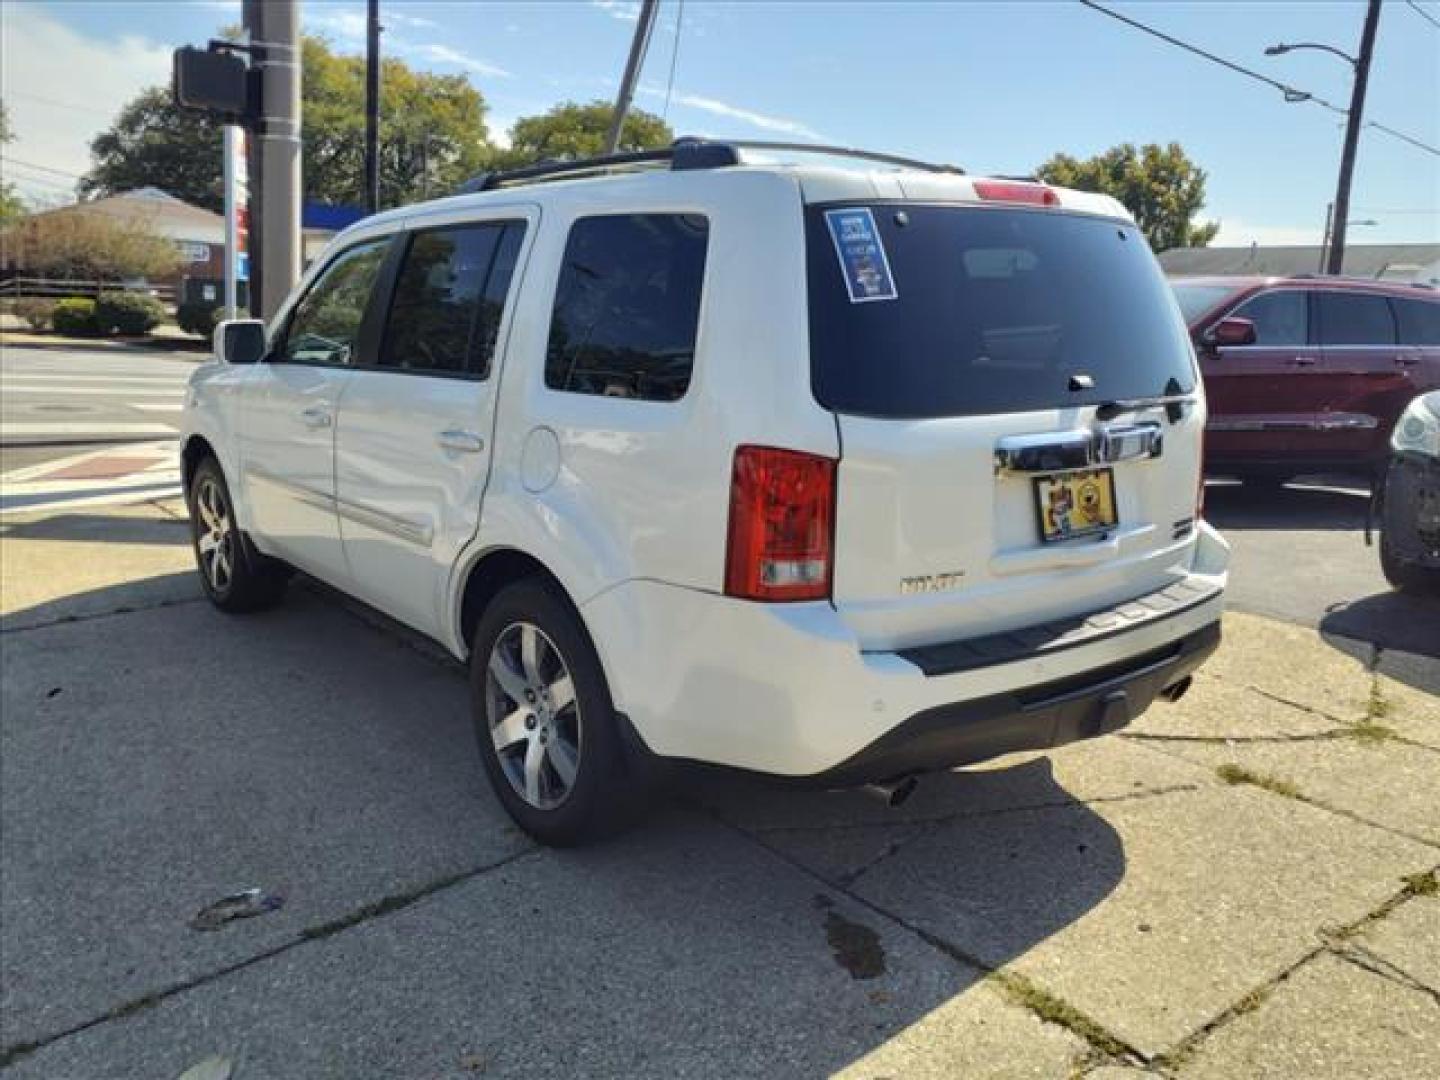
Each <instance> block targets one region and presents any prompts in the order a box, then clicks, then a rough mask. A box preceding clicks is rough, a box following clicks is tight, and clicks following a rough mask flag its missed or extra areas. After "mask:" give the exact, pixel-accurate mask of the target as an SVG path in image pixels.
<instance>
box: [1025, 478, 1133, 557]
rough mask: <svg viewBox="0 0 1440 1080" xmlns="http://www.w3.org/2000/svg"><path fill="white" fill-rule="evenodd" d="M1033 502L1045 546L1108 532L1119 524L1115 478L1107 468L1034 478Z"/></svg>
mask: <svg viewBox="0 0 1440 1080" xmlns="http://www.w3.org/2000/svg"><path fill="white" fill-rule="evenodd" d="M1035 499H1036V501H1037V503H1038V504H1039V509H1040V537H1041V539H1043V540H1044V541H1046V543H1050V542H1053V541H1056V540H1073V539H1075V538H1076V537H1078V536H1093V535H1095V534H1096V533H1104V532H1109V531H1110V530H1111V529H1113V528H1115V526H1116V524H1117V523H1118V522H1119V517H1118V516H1117V515H1116V513H1115V475H1114V473H1113V472H1111V470H1109V469H1087V470H1086V471H1085V472H1071V473H1061V474H1059V475H1058V476H1041V477H1037V478H1036V480H1035Z"/></svg>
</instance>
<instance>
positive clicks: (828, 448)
mask: <svg viewBox="0 0 1440 1080" xmlns="http://www.w3.org/2000/svg"><path fill="white" fill-rule="evenodd" d="M802 188H803V192H802ZM844 192H851V193H852V194H851V195H850V196H844V197H855V196H856V195H859V196H874V195H877V194H878V195H883V196H884V197H887V198H899V197H902V196H908V197H911V198H915V197H923V198H938V197H941V195H942V194H943V195H944V197H946V198H952V197H953V198H954V199H955V200H957V201H966V200H971V201H973V199H974V194H973V181H971V180H969V179H968V178H957V177H945V178H928V177H912V176H909V175H908V174H907V175H903V176H901V175H890V176H887V175H883V174H860V177H859V178H856V177H854V176H851V177H848V178H847V177H844V176H842V175H840V174H836V173H835V172H834V171H833V170H831V171H825V170H795V169H791V168H788V167H782V168H755V167H745V168H734V169H717V170H698V171H691V172H680V173H675V172H669V171H653V172H646V173H643V174H635V175H627V176H621V177H613V178H608V179H605V180H585V181H568V182H555V183H546V184H540V185H532V186H529V187H525V188H517V189H512V190H503V191H500V192H495V193H487V194H482V195H476V196H464V197H457V198H451V199H445V200H440V201H438V202H436V203H433V204H430V205H428V206H420V207H407V208H403V209H401V210H397V211H392V212H389V213H387V214H381V215H377V216H376V217H374V218H371V219H367V220H366V221H365V222H363V223H362V224H361V225H360V226H358V227H356V228H355V229H352V230H349V231H347V232H346V233H343V234H341V236H339V237H337V238H336V240H335V241H334V242H333V243H332V245H331V247H330V249H329V250H330V251H334V250H336V249H337V248H339V247H342V246H349V245H352V244H354V243H357V242H359V241H362V240H364V239H369V238H374V237H378V236H383V235H386V234H387V233H388V232H393V231H395V230H397V229H401V228H406V227H417V226H421V225H424V226H434V225H443V224H449V223H453V222H468V221H482V220H495V219H497V218H506V217H511V218H513V217H514V216H516V215H517V214H520V215H524V216H526V217H527V218H528V219H529V220H530V222H531V228H530V230H529V232H528V235H527V239H526V245H525V248H524V249H523V250H522V253H521V257H520V263H519V266H518V267H517V271H516V285H515V286H514V287H513V289H512V296H511V299H510V302H509V304H508V306H507V313H506V315H505V324H504V327H503V328H502V332H501V341H500V346H499V349H498V350H497V353H499V354H503V358H500V357H499V356H497V360H496V362H495V365H494V370H493V371H492V374H491V376H490V378H489V380H488V381H485V382H474V381H467V380H460V379H448V378H435V377H428V376H424V375H420V374H415V373H396V372H379V371H368V370H367V371H352V370H342V369H327V368H316V367H303V366H300V365H290V364H281V365H271V364H260V365H256V366H255V367H254V368H252V369H250V370H249V371H248V372H245V373H244V374H241V373H240V372H239V371H238V369H225V368H218V367H217V368H214V369H213V371H212V373H211V374H209V375H206V376H204V377H197V379H196V380H195V381H194V383H193V386H194V388H195V395H194V396H195V399H196V400H195V401H194V402H193V403H190V404H189V406H188V408H187V414H186V416H187V421H186V422H187V425H188V426H187V432H198V433H204V434H205V435H206V437H207V438H210V439H211V440H212V441H216V440H218V443H217V449H219V450H220V455H221V460H222V464H223V465H224V466H225V468H226V470H227V475H229V476H231V477H234V476H236V475H240V474H241V473H242V472H243V474H244V476H245V481H244V483H243V484H240V485H238V487H239V488H240V491H239V492H237V494H236V498H237V502H238V504H239V505H238V507H237V512H238V513H239V514H240V516H241V520H242V523H243V524H245V526H246V527H247V528H248V529H250V530H251V532H252V535H253V536H254V538H255V540H256V542H257V543H258V544H259V545H260V547H261V548H262V550H265V551H267V552H271V553H274V554H279V555H281V556H283V557H285V558H288V559H291V560H292V561H294V562H296V563H298V564H300V565H302V566H303V567H304V568H305V569H307V570H309V571H310V572H311V573H315V574H317V575H318V576H320V577H323V578H325V579H327V580H329V581H330V582H332V583H333V584H336V585H338V586H339V587H340V588H342V589H344V590H346V591H348V592H352V593H355V594H357V595H359V596H361V597H362V598H364V599H366V600H368V601H369V602H371V603H372V604H375V605H376V606H378V607H380V608H381V609H382V610H384V611H385V612H387V613H388V614H390V615H392V616H394V617H396V618H399V619H401V620H402V621H404V622H406V623H409V624H410V625H412V626H415V627H417V628H419V629H421V630H422V631H424V632H426V633H428V634H430V635H432V636H434V637H436V638H437V639H438V640H440V641H442V642H443V643H444V644H445V645H446V646H447V647H449V648H450V649H451V650H452V651H453V652H454V653H456V655H459V656H463V655H464V652H465V649H466V643H465V642H464V641H463V640H462V637H461V632H460V625H459V616H460V610H461V597H462V593H463V589H464V585H465V581H466V578H467V576H468V574H469V572H470V570H471V568H472V567H473V566H474V565H475V563H476V562H477V560H479V559H481V558H482V557H484V556H485V555H487V554H489V553H491V552H494V551H498V550H505V549H515V550H519V551H522V552H525V553H527V554H528V555H530V556H532V557H533V558H535V559H537V560H538V561H539V562H541V563H542V564H543V565H544V566H546V567H547V568H548V569H549V570H550V571H551V573H553V574H554V575H555V577H556V578H557V579H558V580H559V581H560V583H561V585H562V586H563V587H564V588H565V590H566V591H567V592H568V594H569V596H570V597H571V598H572V599H573V600H574V601H575V603H576V604H577V606H579V607H580V608H581V611H582V614H583V616H584V618H585V620H586V623H587V627H588V629H589V630H590V632H591V635H592V637H593V638H594V640H595V642H596V645H597V648H598V650H599V653H600V656H601V661H602V664H603V665H604V668H605V671H606V674H607V676H608V678H609V681H610V684H611V688H612V691H613V693H614V696H615V698H616V702H617V704H618V705H619V707H620V708H622V709H624V710H625V711H626V712H627V713H628V714H629V715H630V716H631V718H632V720H634V722H635V723H636V726H637V727H638V728H639V729H640V731H641V733H642V734H643V735H644V736H645V738H646V739H647V741H649V742H650V744H651V745H652V746H653V747H654V748H655V749H657V750H659V751H660V752H662V753H668V754H674V755H678V756H685V757H692V758H698V759H701V760H710V761H717V762H724V763H728V764H735V765H743V766H745V767H748V768H754V769H759V770H763V771H773V772H779V773H789V774H801V773H807V772H815V771H817V770H821V769H824V768H828V767H830V766H832V765H834V764H836V763H837V762H838V761H840V760H843V759H844V758H845V757H847V756H849V755H851V754H853V753H854V752H855V751H856V750H858V749H860V748H861V747H863V746H864V745H865V744H866V743H868V742H869V741H872V740H873V739H874V738H876V737H878V736H879V735H880V734H883V733H884V732H885V731H887V730H889V729H890V728H892V727H894V726H895V725H897V724H899V723H901V722H902V721H904V720H905V719H906V718H907V717H908V716H910V715H911V714H912V713H914V712H916V711H919V710H921V709H925V708H930V707H933V706H936V705H942V704H949V703H953V702H957V701H963V700H967V699H970V698H973V697H976V696H980V695H984V694H987V693H994V692H998V691H1000V690H1005V689H1012V688H1015V687H1018V686H1024V685H1027V684H1030V683H1033V682H1035V681H1037V680H1042V679H1053V678H1060V677H1064V676H1067V675H1073V674H1080V673H1083V672H1084V671H1087V670H1090V669H1092V668H1094V667H1096V666H1099V665H1104V664H1109V663H1114V662H1116V661H1120V660H1124V659H1125V658H1127V657H1129V656H1133V655H1135V654H1136V653H1138V652H1141V651H1145V650H1148V649H1151V648H1154V647H1156V646H1157V645H1160V644H1164V643H1165V642H1167V641H1170V640H1173V639H1174V638H1176V637H1179V636H1181V635H1182V634H1184V633H1185V632H1186V631H1188V630H1193V629H1195V628H1197V627H1199V626H1201V625H1203V624H1205V623H1206V622H1209V621H1211V620H1213V619H1214V618H1215V617H1216V616H1217V615H1218V610H1219V604H1218V602H1212V603H1209V604H1207V605H1205V606H1203V607H1201V608H1197V609H1193V610H1192V611H1190V612H1187V613H1185V614H1184V615H1182V616H1176V617H1174V618H1171V619H1167V620H1164V621H1163V622H1162V623H1158V624H1149V625H1146V626H1143V627H1141V628H1139V629H1136V630H1134V631H1131V632H1129V633H1127V634H1124V635H1120V636H1117V637H1114V638H1109V639H1106V640H1104V641H1101V642H1095V643H1092V644H1089V645H1085V646H1080V647H1077V648H1073V649H1070V650H1066V651H1064V652H1063V653H1059V654H1055V655H1051V656H1045V657H1038V658H1031V659H1027V660H1024V661H1019V662H1015V663H1011V664H1006V665H1002V666H997V667H992V668H987V669H982V670H979V671H972V672H966V673H962V674H958V675H954V676H949V677H943V678H930V679H927V678H925V677H923V676H922V675H921V674H920V673H919V672H918V671H917V669H915V668H914V667H913V665H911V664H909V663H908V662H906V661H904V660H902V659H900V658H899V657H898V656H897V655H895V653H894V650H895V649H896V648H898V647H901V646H903V645H909V644H921V643H928V642H934V641H941V640H951V639H955V638H958V637H963V636H967V635H969V634H981V633H990V632H995V631H998V630H1002V629H1006V628H1013V627H1017V626H1023V625H1026V624H1027V623H1033V622H1038V621H1044V620H1047V619H1051V618H1055V617H1060V616H1064V615H1068V614H1075V613H1078V612H1082V611H1090V610H1094V609H1096V608H1099V607H1103V606H1105V605H1106V604H1108V603H1111V602H1115V601H1120V600H1125V599H1128V598H1131V597H1134V596H1138V595H1142V594H1144V593H1146V592H1149V591H1151V590H1152V589H1154V588H1157V587H1159V586H1160V585H1163V584H1165V583H1166V582H1168V581H1171V580H1175V579H1178V578H1180V577H1183V576H1186V575H1200V576H1202V577H1206V578H1208V579H1209V580H1211V581H1212V582H1214V583H1216V584H1223V582H1224V578H1225V567H1226V562H1227V549H1226V548H1225V546H1224V543H1223V541H1220V540H1219V538H1218V537H1217V536H1215V534H1214V533H1213V532H1212V531H1210V530H1209V529H1208V528H1205V527H1203V526H1202V527H1201V529H1200V530H1199V532H1198V533H1197V534H1196V535H1194V536H1191V537H1189V538H1186V539H1184V540H1182V541H1173V540H1171V535H1172V531H1173V530H1172V526H1173V523H1174V522H1175V521H1178V520H1181V519H1183V518H1187V517H1189V516H1191V515H1192V514H1193V513H1194V498H1195V487H1196V484H1195V480H1196V476H1197V475H1198V470H1199V433H1200V429H1201V427H1202V426H1203V423H1204V416H1203V409H1197V410H1195V411H1194V412H1193V413H1192V415H1191V416H1190V417H1189V418H1187V419H1186V420H1185V421H1183V422H1182V423H1180V424H1178V425H1168V426H1167V427H1166V433H1165V440H1166V441H1165V451H1164V456H1163V458H1162V459H1161V461H1159V462H1144V463H1126V464H1124V465H1121V466H1117V481H1118V491H1117V494H1118V499H1119V505H1120V515H1121V521H1122V524H1123V526H1124V528H1123V529H1122V533H1121V534H1118V535H1117V536H1116V537H1115V539H1114V542H1113V543H1112V544H1104V543H1102V544H1097V545H1095V546H1094V550H1093V551H1090V552H1087V553H1086V556H1085V558H1080V557H1079V556H1077V555H1075V554H1073V551H1074V549H1071V550H1070V551H1065V552H1062V551H1060V550H1058V549H1057V550H1054V551H1053V552H1051V551H1046V550H1045V549H1043V548H1036V546H1035V541H1034V538H1033V526H1034V519H1035V507H1034V503H1033V492H1032V491H1031V488H1030V484H1029V481H1028V480H1026V479H1018V478H1009V477H1000V478H997V477H996V475H995V473H994V468H993V451H994V444H995V441H996V439H998V438H999V437H1001V436H1003V435H1009V434H1017V433H1025V432H1033V431H1052V430H1065V429H1069V428H1073V427H1075V426H1077V425H1082V424H1085V423H1088V422H1089V421H1090V420H1091V419H1092V417H1091V416H1090V415H1088V413H1087V414H1086V415H1080V412H1079V411H1077V410H1063V411H1062V410H1055V411H1051V412H1047V413H1032V414H1021V415H1018V416H1017V415H1012V416H1006V417H989V418H974V419H970V420H960V421H950V420H942V421H926V422H923V423H907V422H894V421H869V420H852V419H850V418H845V419H843V420H841V421H838V422H837V419H836V417H835V416H834V415H832V414H831V413H829V412H827V411H825V410H824V409H822V408H821V407H820V406H819V405H818V404H817V403H816V402H815V400H814V397H813V395H812V393H811V390H810V363H809V337H808V313H807V307H806V270H805V238H804V223H803V214H802V208H803V207H802V203H803V201H804V200H805V199H807V198H809V199H815V198H822V197H823V198H831V197H842V196H843V193H844ZM937 192H938V194H937ZM522 198H523V200H524V201H522ZM1062 201H1063V202H1064V205H1066V206H1074V207H1075V208H1077V209H1085V210H1088V211H1090V212H1106V207H1105V206H1102V205H1100V204H1099V203H1096V202H1095V201H1094V200H1090V199H1088V197H1084V196H1074V197H1073V198H1072V196H1071V195H1069V194H1063V195H1062ZM542 207H543V213H542V211H541V208H542ZM666 212H669V213H689V214H703V215H704V216H705V217H706V218H707V219H708V221H709V225H710V229H709V242H708V250H707V258H706V273H705V283H704V290H703V295H702V300H701V316H700V326H699V331H698V338H697V343H696V361H695V367H694V373H693V376H692V379H691V384H690V387H689V389H688V392H687V393H686V394H685V396H684V397H683V398H682V399H681V400H679V401H676V402H670V403H658V402H643V401H635V400H628V399H620V398H606V397H597V396H591V395H581V394H573V393H564V392H558V391H555V390H551V389H549V388H547V387H546V386H545V384H544V361H545V355H546V349H547V344H548V336H549V329H550V321H551V310H552V307H553V302H554V292H555V286H556V280H557V275H558V269H559V265H560V262H561V260H562V256H563V252H564V248H565V244H566V240H567V237H568V234H569V230H570V226H571V224H572V223H573V222H574V220H575V219H576V218H578V217H583V216H588V215H593V214H621V213H666ZM324 263H325V256H322V257H321V258H320V259H317V261H316V266H317V267H320V266H323V265H324ZM314 272H315V271H312V273H311V275H309V277H313V276H314ZM308 280H309V279H308V278H307V281H306V282H305V283H302V285H301V288H300V289H299V290H297V293H296V295H299V293H300V292H301V291H303V289H304V288H305V287H306V286H307V285H308ZM291 303H293V300H292V301H291ZM287 308H288V305H287ZM285 314H286V312H285V311H282V312H281V314H280V315H279V316H278V318H280V319H283V318H284V317H285ZM222 392H228V393H230V395H231V396H230V398H228V399H226V400H225V401H221V400H218V399H217V395H218V394H221V393H222ZM239 397H243V406H241V407H238V408H237V407H235V406H236V405H237V404H238V400H237V399H238V398H239ZM227 402H228V403H227ZM317 411H318V413H323V414H325V415H328V416H330V417H331V418H332V424H331V426H329V427H311V426H307V425H306V423H305V422H304V421H303V420H302V414H305V413H312V414H317ZM842 428H843V436H844V437H843V440H842V437H841V436H842ZM242 430H243V433H244V437H243V439H241V438H239V437H237V434H236V433H237V431H242ZM541 432H544V433H545V434H540V433H541ZM442 433H448V434H446V435H445V436H444V439H443V443H448V445H444V444H442V439H441V436H442ZM472 437H473V441H472ZM842 443H843V448H844V454H843V459H842V461H841V466H840V474H839V478H840V487H839V491H840V495H839V521H838V536H839V545H838V556H839V558H838V568H837V573H836V578H835V595H836V601H837V602H836V604H835V605H832V604H830V603H827V602H817V603H808V604H791V605H783V604H782V605H763V604H754V603H749V602H744V601H736V600H731V599H728V598H725V597H723V596H721V595H720V593H721V590H722V584H723V577H724V561H725V547H726V532H727V522H728V512H729V489H730V475H731V467H732V463H733V459H734V453H735V449H736V447H737V446H740V445H744V444H756V445H766V446H780V447H784V448H788V449H794V450H800V451H805V452H809V453H814V454H821V455H826V456H830V457H837V458H840V457H842V454H841V450H842ZM222 444H223V445H222ZM462 444H463V445H464V446H470V447H478V449H475V450H473V451H472V450H468V449H465V448H462ZM337 507H338V513H337ZM956 570H964V571H965V577H964V579H963V580H962V584H961V586H960V588H959V589H957V590H955V591H954V592H953V593H951V592H946V591H939V592H928V593H926V592H919V593H913V594H911V595H902V594H901V590H900V581H901V579H902V578H904V577H911V576H917V575H918V576H922V577H923V576H932V575H945V574H949V573H951V572H953V571H956Z"/></svg>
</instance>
